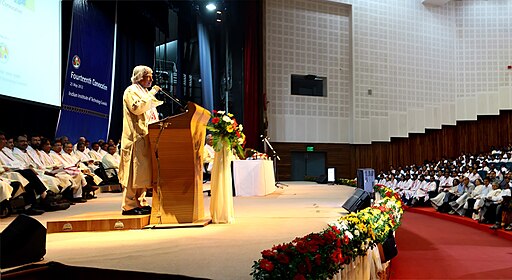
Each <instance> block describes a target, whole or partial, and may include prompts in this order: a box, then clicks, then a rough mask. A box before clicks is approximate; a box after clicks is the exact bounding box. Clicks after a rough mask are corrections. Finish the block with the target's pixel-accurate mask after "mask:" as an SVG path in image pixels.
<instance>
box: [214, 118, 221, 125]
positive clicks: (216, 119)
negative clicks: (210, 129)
mask: <svg viewBox="0 0 512 280" xmlns="http://www.w3.org/2000/svg"><path fill="white" fill-rule="evenodd" d="M219 121H220V119H219V118H217V117H215V118H213V119H212V123H213V124H217V123H219Z"/></svg>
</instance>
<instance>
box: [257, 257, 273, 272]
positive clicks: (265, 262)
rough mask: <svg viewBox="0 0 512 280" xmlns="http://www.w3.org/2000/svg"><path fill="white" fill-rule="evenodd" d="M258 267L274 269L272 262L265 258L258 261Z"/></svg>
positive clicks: (268, 269) (267, 269)
mask: <svg viewBox="0 0 512 280" xmlns="http://www.w3.org/2000/svg"><path fill="white" fill-rule="evenodd" d="M260 268H261V269H263V270H266V271H272V270H273V269H274V264H273V263H272V262H271V261H269V260H266V259H262V260H261V261H260Z"/></svg>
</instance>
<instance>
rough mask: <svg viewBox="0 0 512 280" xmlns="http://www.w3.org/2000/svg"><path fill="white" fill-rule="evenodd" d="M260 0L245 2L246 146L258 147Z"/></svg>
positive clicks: (259, 118)
mask: <svg viewBox="0 0 512 280" xmlns="http://www.w3.org/2000/svg"><path fill="white" fill-rule="evenodd" d="M260 12H261V7H260V3H259V1H248V2H246V3H245V7H244V11H243V13H244V14H245V15H246V23H245V31H244V34H245V38H244V133H245V135H246V139H247V140H246V141H247V143H246V147H250V148H252V147H254V148H258V146H259V144H260V142H258V139H259V134H260V131H261V130H260V125H261V115H262V114H261V111H262V102H261V96H262V94H261V77H262V75H261V66H260V49H261V47H262V46H261V44H260V42H261V40H260V37H261V35H260V28H261V24H260V18H261V13H260Z"/></svg>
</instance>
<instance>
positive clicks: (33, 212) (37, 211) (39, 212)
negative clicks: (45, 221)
mask: <svg viewBox="0 0 512 280" xmlns="http://www.w3.org/2000/svg"><path fill="white" fill-rule="evenodd" d="M23 213H24V214H27V215H29V216H37V215H42V214H44V210H40V209H36V208H34V207H30V208H28V209H25V211H23Z"/></svg>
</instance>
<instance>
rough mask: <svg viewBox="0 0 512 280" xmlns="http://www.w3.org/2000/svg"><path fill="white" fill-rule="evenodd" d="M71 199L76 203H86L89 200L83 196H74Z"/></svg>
mask: <svg viewBox="0 0 512 280" xmlns="http://www.w3.org/2000/svg"><path fill="white" fill-rule="evenodd" d="M70 201H71V202H74V203H85V202H87V199H85V198H81V197H74V198H72V199H71V200H70Z"/></svg>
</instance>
